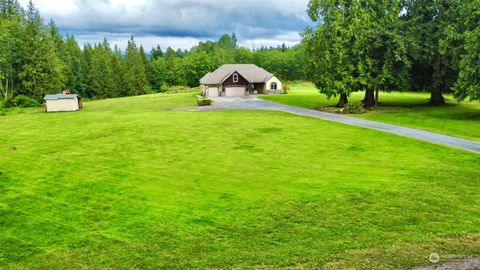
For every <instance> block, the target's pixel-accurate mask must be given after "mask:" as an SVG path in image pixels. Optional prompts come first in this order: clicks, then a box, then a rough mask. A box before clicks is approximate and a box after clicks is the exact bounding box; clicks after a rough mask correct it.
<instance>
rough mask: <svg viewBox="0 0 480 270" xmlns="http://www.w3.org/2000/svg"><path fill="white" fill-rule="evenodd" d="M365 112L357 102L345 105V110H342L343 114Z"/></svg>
mask: <svg viewBox="0 0 480 270" xmlns="http://www.w3.org/2000/svg"><path fill="white" fill-rule="evenodd" d="M366 112H367V110H366V109H365V108H364V107H363V104H362V103H359V102H355V103H347V105H346V106H345V108H343V113H350V114H362V113H366Z"/></svg>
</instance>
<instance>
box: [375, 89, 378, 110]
mask: <svg viewBox="0 0 480 270" xmlns="http://www.w3.org/2000/svg"><path fill="white" fill-rule="evenodd" d="M375 108H378V89H375Z"/></svg>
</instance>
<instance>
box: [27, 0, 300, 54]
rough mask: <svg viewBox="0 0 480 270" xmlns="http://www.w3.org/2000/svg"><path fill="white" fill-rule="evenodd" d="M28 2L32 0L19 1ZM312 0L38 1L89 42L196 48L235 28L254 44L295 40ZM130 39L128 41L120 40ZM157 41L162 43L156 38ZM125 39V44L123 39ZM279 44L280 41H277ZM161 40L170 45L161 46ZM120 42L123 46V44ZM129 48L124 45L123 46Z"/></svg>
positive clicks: (243, 40) (61, 24)
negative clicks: (194, 44)
mask: <svg viewBox="0 0 480 270" xmlns="http://www.w3.org/2000/svg"><path fill="white" fill-rule="evenodd" d="M20 2H21V3H22V4H23V5H24V6H26V4H27V3H28V0H20ZM307 2H308V0H134V1H133V0H61V1H52V0H34V3H35V4H36V6H37V7H38V8H39V9H40V11H41V13H42V15H43V17H45V19H47V20H49V19H50V18H51V19H53V20H54V21H55V22H56V24H57V26H58V27H59V28H60V29H61V31H62V32H64V33H70V34H74V35H75V36H76V37H77V38H78V39H79V40H81V41H84V42H94V41H101V40H103V37H105V36H106V37H107V38H108V39H109V40H111V41H112V43H117V42H119V43H121V44H124V43H126V40H127V39H128V37H129V36H130V35H131V34H134V35H135V37H136V38H137V40H138V41H139V43H142V44H143V45H144V46H145V47H146V48H147V47H151V45H152V44H155V43H160V45H162V47H168V46H172V47H180V48H185V46H188V47H191V46H190V44H192V42H193V41H195V42H198V41H199V40H205V39H217V38H218V37H219V36H220V35H221V34H224V33H232V32H236V33H237V35H238V37H239V40H240V43H241V44H245V45H246V46H249V45H250V44H253V43H257V42H258V43H262V44H259V46H260V45H268V46H270V45H277V44H281V43H283V42H285V43H286V44H294V43H297V42H298V41H299V40H300V37H299V36H298V35H295V38H294V39H293V40H292V38H291V37H292V35H291V33H292V32H293V33H298V32H300V31H302V30H303V28H304V27H305V26H306V25H308V24H309V20H308V17H307V15H306V12H305V10H306V8H307ZM120 37H121V38H123V37H126V39H125V40H122V41H121V40H119V38H120ZM157 40H158V42H157ZM120 41H121V42H120ZM277 42H278V43H277ZM162 43H165V45H164V44H162ZM119 45H120V44H119ZM122 47H124V46H122Z"/></svg>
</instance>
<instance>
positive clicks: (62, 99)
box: [44, 94, 83, 112]
mask: <svg viewBox="0 0 480 270" xmlns="http://www.w3.org/2000/svg"><path fill="white" fill-rule="evenodd" d="M44 100H45V102H46V106H47V112H74V111H78V110H80V109H81V108H82V107H83V104H82V98H81V97H80V96H79V95H76V94H58V95H46V96H45V98H44Z"/></svg>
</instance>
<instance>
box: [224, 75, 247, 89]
mask: <svg viewBox="0 0 480 270" xmlns="http://www.w3.org/2000/svg"><path fill="white" fill-rule="evenodd" d="M237 74H238V73H237ZM248 85H249V82H248V81H247V80H246V79H245V78H244V77H243V76H242V75H240V74H238V82H233V74H232V75H230V77H228V79H227V80H225V82H223V87H226V86H248Z"/></svg>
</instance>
